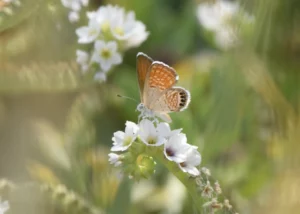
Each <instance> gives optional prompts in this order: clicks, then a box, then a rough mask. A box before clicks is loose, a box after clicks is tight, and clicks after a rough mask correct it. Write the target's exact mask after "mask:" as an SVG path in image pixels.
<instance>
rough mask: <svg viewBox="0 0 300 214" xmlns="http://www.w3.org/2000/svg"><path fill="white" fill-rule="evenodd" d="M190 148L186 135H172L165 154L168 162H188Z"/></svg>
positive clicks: (166, 145) (165, 148)
mask: <svg viewBox="0 0 300 214" xmlns="http://www.w3.org/2000/svg"><path fill="white" fill-rule="evenodd" d="M190 147H191V146H190V145H189V144H187V139H186V136H185V134H182V133H180V134H176V135H172V137H170V139H169V140H168V141H166V143H165V147H164V154H165V156H166V158H167V159H168V160H170V161H174V162H176V163H182V162H184V161H185V160H186V158H187V157H186V153H187V150H189V149H190Z"/></svg>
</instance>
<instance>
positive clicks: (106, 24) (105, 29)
mask: <svg viewBox="0 0 300 214" xmlns="http://www.w3.org/2000/svg"><path fill="white" fill-rule="evenodd" d="M109 25H110V24H109V22H108V21H105V22H103V23H102V24H101V26H100V27H101V30H102V32H103V33H105V32H108V31H109Z"/></svg>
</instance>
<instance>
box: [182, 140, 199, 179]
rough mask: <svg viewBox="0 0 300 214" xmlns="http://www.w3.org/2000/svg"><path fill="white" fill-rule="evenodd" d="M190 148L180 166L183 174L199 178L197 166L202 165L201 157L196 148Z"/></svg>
mask: <svg viewBox="0 0 300 214" xmlns="http://www.w3.org/2000/svg"><path fill="white" fill-rule="evenodd" d="M189 146H190V148H189V149H188V150H187V151H186V153H185V156H186V159H185V160H184V161H183V162H181V163H179V164H178V165H179V167H180V168H181V170H182V171H183V172H187V173H189V174H191V175H193V176H198V175H199V174H200V172H199V170H198V169H197V168H196V166H198V165H199V164H200V163H201V155H200V153H199V152H198V150H197V147H196V146H191V145H189Z"/></svg>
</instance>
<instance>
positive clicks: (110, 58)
mask: <svg viewBox="0 0 300 214" xmlns="http://www.w3.org/2000/svg"><path fill="white" fill-rule="evenodd" d="M94 49H95V51H94V53H93V55H92V59H91V60H92V61H93V62H97V63H99V64H100V67H101V69H102V70H103V71H105V72H106V71H109V70H110V69H111V67H112V66H113V65H117V64H120V63H121V62H122V57H121V55H120V54H119V53H118V52H117V43H116V42H115V41H110V42H107V43H106V42H104V41H102V40H97V41H96V42H95V45H94Z"/></svg>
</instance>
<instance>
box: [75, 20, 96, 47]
mask: <svg viewBox="0 0 300 214" xmlns="http://www.w3.org/2000/svg"><path fill="white" fill-rule="evenodd" d="M76 34H77V36H78V37H79V38H78V42H79V43H83V44H87V43H91V42H93V41H95V40H96V39H97V37H98V36H99V34H100V28H99V26H98V24H97V23H96V22H90V23H89V25H88V26H83V27H80V28H77V29H76Z"/></svg>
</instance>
